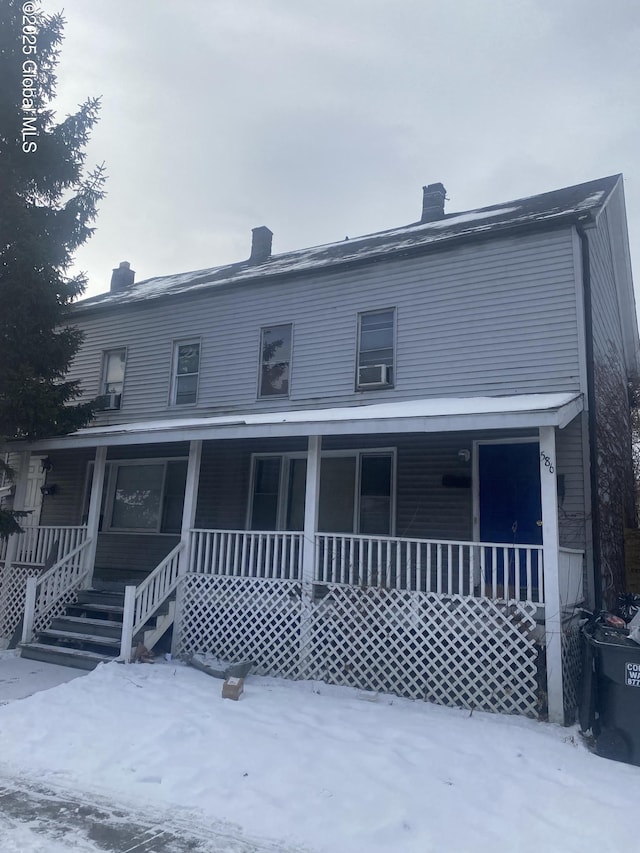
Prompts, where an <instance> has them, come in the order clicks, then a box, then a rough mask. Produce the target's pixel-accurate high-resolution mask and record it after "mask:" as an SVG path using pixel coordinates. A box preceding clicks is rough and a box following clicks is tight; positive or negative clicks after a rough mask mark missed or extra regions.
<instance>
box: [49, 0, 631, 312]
mask: <svg viewBox="0 0 640 853" xmlns="http://www.w3.org/2000/svg"><path fill="white" fill-rule="evenodd" d="M41 5H42V8H43V9H44V10H45V11H46V12H54V11H60V10H61V9H62V8H64V14H65V17H66V20H67V24H66V27H65V42H64V45H63V48H62V54H61V61H60V66H59V73H58V99H57V106H58V109H59V113H60V116H62V115H64V114H66V113H68V112H71V111H73V110H74V109H75V107H76V106H77V104H78V103H80V102H81V101H82V100H84V99H85V98H86V97H87V96H95V95H100V96H102V113H101V119H100V123H99V125H98V126H97V127H96V129H95V131H94V134H93V139H92V141H91V143H90V145H89V148H88V155H87V156H88V160H87V164H88V165H93V164H96V163H100V162H102V161H104V162H105V163H106V166H107V173H108V176H109V179H108V185H107V191H108V197H107V198H106V199H105V201H103V202H102V205H101V208H100V214H99V218H98V220H97V223H96V224H97V230H96V233H95V235H94V237H93V238H92V239H91V241H90V242H89V243H87V244H86V246H85V247H83V248H82V249H81V250H80V251H79V252H78V254H77V263H78V267H79V268H81V269H83V270H85V271H86V272H87V273H88V275H89V289H88V294H89V295H91V294H95V293H99V292H102V291H104V290H107V289H108V286H109V280H110V276H111V269H112V268H113V267H114V266H117V265H118V263H119V262H120V261H122V260H128V261H130V262H131V265H132V267H133V268H134V269H135V270H136V273H137V275H136V280H142V279H145V278H150V277H152V276H156V275H165V274H170V273H175V272H183V271H187V270H193V269H199V268H203V267H211V266H216V265H218V264H225V263H231V262H233V261H239V260H242V259H244V258H246V257H248V254H249V247H250V236H251V234H250V232H251V228H252V227H254V226H256V225H268V226H269V227H270V228H271V230H272V231H273V232H274V245H273V248H274V252H283V251H287V250H289V249H294V248H300V247H303V246H311V245H317V244H319V243H325V242H331V241H333V240H341V239H343V238H344V237H345V236H346V235H349V236H356V235H358V234H365V233H368V232H372V231H377V230H382V229H385V228H391V227H394V226H398V225H403V224H406V223H408V222H413V221H415V220H417V219H419V217H420V212H421V196H422V193H421V187H422V186H423V184H426V183H432V182H435V181H442V183H444V185H445V187H446V188H447V192H448V198H449V202H448V203H447V211H448V212H454V211H460V210H468V209H472V208H475V207H481V206H484V205H489V204H496V203H500V202H504V201H507V200H510V199H514V198H518V197H521V196H526V195H532V194H535V193H539V192H545V191H547V190H551V189H556V188H558V187H562V186H568V185H570V184H574V183H580V182H581V181H586V180H590V179H592V178H598V177H602V176H604V175H610V174H613V173H617V172H623V173H624V176H625V191H626V198H627V212H628V217H629V230H630V238H631V246H632V252H633V256H634V265H635V280H636V289H637V285H638V284H640V153H639V152H640V111H639V102H640V98H639V93H640V2H638V0H608V2H605V0H600V2H595V0H455V2H445V0H314V2H307V0H64V2H63V0H59V2H57V0H44V1H43V2H42V4H41ZM636 299H637V300H638V297H636Z"/></svg>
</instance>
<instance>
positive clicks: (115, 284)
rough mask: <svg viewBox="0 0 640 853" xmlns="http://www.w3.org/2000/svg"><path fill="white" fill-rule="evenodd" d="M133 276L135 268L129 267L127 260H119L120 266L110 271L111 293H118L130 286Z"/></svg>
mask: <svg viewBox="0 0 640 853" xmlns="http://www.w3.org/2000/svg"><path fill="white" fill-rule="evenodd" d="M135 277H136V273H135V270H132V269H131V264H130V263H129V261H120V266H119V267H117V268H116V269H115V270H114V271H113V272H112V273H111V287H110V291H111V293H120V291H121V290H126V289H127V288H128V287H131V285H132V284H133V281H134V279H135Z"/></svg>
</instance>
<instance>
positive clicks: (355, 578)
mask: <svg viewBox="0 0 640 853" xmlns="http://www.w3.org/2000/svg"><path fill="white" fill-rule="evenodd" d="M542 574H543V573H542V546H539V545H508V544H506V543H488V542H459V541H436V540H426V539H406V538H397V537H391V536H351V535H340V534H331V533H320V534H318V535H317V536H316V577H315V579H316V581H317V582H319V583H338V584H348V585H350V586H367V587H382V588H387V589H403V590H409V591H415V592H437V593H445V594H448V595H454V594H455V595H471V596H476V597H485V598H495V599H497V598H509V599H515V600H517V601H531V602H534V603H540V604H541V603H543V602H544V593H543V577H542Z"/></svg>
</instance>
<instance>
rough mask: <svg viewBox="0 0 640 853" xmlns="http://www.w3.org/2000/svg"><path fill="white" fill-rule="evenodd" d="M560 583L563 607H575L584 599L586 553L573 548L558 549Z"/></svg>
mask: <svg viewBox="0 0 640 853" xmlns="http://www.w3.org/2000/svg"><path fill="white" fill-rule="evenodd" d="M558 583H559V585H560V602H561V604H562V607H563V608H573V607H575V606H576V605H578V604H582V602H583V601H584V554H583V552H582V551H576V550H574V549H573V548H560V549H559V551H558Z"/></svg>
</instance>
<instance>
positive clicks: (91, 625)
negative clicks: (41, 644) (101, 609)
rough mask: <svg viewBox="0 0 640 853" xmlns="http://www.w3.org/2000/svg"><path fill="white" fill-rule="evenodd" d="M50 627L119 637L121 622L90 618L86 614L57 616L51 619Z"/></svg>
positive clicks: (58, 629)
mask: <svg viewBox="0 0 640 853" xmlns="http://www.w3.org/2000/svg"><path fill="white" fill-rule="evenodd" d="M51 629H53V630H55V631H65V632H67V633H74V632H77V633H79V634H90V635H92V636H94V637H95V636H98V637H113V638H114V639H120V635H121V633H122V622H118V621H117V620H114V619H90V618H89V617H88V616H58V617H57V618H55V619H53V620H52V622H51Z"/></svg>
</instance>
